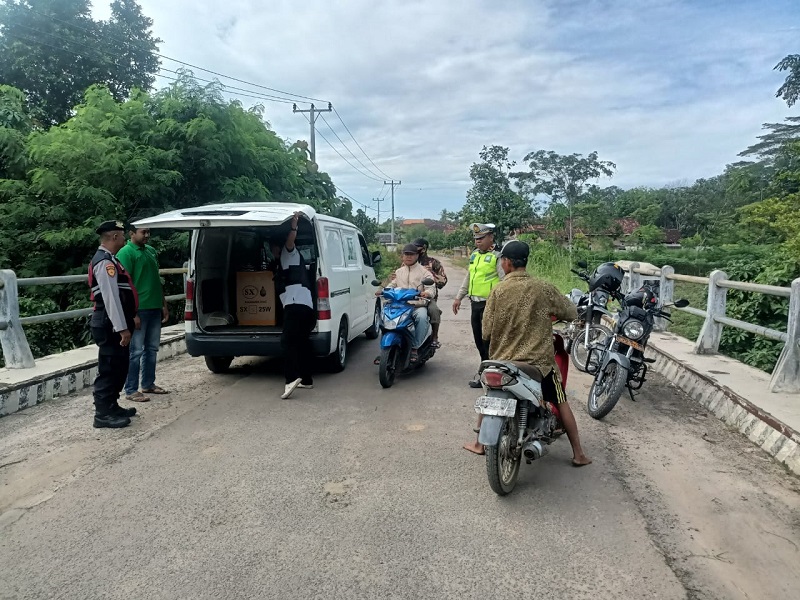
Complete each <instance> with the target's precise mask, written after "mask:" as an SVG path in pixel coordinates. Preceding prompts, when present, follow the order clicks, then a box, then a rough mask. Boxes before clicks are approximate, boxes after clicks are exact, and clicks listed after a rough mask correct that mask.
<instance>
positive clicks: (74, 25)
mask: <svg viewBox="0 0 800 600" xmlns="http://www.w3.org/2000/svg"><path fill="white" fill-rule="evenodd" d="M28 10H30V11H31V12H33V13H35V14H37V15H39V16H42V17H45V18H47V19H50V20H52V21H58V22H59V23H63V24H64V25H67V26H68V27H72V28H75V29H80V30H82V31H84V32H86V33H89V34H92V35H93V34H94V33H95V32H93V31H92V30H90V29H88V28H86V27H83V26H81V25H78V24H77V23H70V22H69V21H65V20H64V19H60V18H58V17H56V16H54V15H49V14H45V13H42V12H40V11H37V10H36V9H34V8H29V9H28ZM29 29H31V30H32V31H36V30H33V29H32V28H29ZM38 33H40V34H42V33H44V32H38ZM44 35H50V36H53V37H58V36H56V35H55V34H47V33H44ZM107 38H108V39H110V40H113V41H116V42H117V43H120V44H122V45H123V46H129V47H130V46H131V45H132V42H131V40H123V39H120V38H118V37H116V36H111V35H107ZM61 39H62V40H64V38H61ZM26 41H29V43H30V40H26ZM64 41H67V40H64ZM69 41H70V42H72V43H77V42H76V41H75V40H69ZM45 45H48V46H50V47H54V46H51V45H49V44H45ZM56 49H58V50H63V49H62V48H56ZM90 51H95V50H94V49H90ZM73 54H75V53H73ZM151 54H152V55H153V56H157V57H159V58H163V59H164V60H169V61H172V62H175V63H178V64H181V65H184V66H186V67H189V68H192V69H197V70H199V71H203V72H204V73H210V74H212V75H216V76H217V77H222V78H224V79H230V80H231V81H235V82H237V83H243V84H245V85H249V86H253V87H257V88H260V89H264V90H267V91H270V92H275V93H276V94H282V95H283V96H291V97H294V98H301V99H304V100H309V101H311V102H327V103H328V104H330V102H328V101H327V100H323V99H321V98H314V97H312V96H305V95H303V94H295V93H294V92H287V91H285V90H281V89H278V88H273V87H269V86H265V85H262V84H259V83H254V82H252V81H246V80H244V79H240V78H237V77H234V76H232V75H226V74H225V73H221V72H219V71H214V70H211V69H206V68H205V67H201V66H199V65H194V64H192V63H189V62H186V61H182V60H180V59H177V58H173V57H171V56H167V55H166V54H160V53H158V52H151ZM79 56H80V55H79ZM165 70H167V72H170V70H168V69H165ZM173 72H174V71H173ZM196 79H198V80H199V81H209V80H203V79H201V78H197V77H196ZM220 84H222V85H224V86H225V87H227V88H229V89H238V90H240V91H243V92H246V93H251V94H259V92H257V91H256V90H244V89H242V88H236V87H234V86H228V85H225V84H224V83H223V82H220ZM259 97H260V98H262V99H264V100H268V101H274V102H283V103H290V102H295V101H294V100H292V99H291V98H286V97H279V96H273V95H271V94H264V95H263V97H262V96H259ZM332 108H333V112H334V114H335V115H336V117H337V118H338V119H339V122H340V123H341V124H342V126H343V127H344V128H345V130H346V131H347V133H348V135H349V136H350V138H351V139H352V140H353V142H355V144H356V146H358V149H359V150H361V152H362V153H363V154H364V156H365V157H366V158H367V160H368V161H369V162H370V164H371V165H372V166H373V167H375V169H376V171H377V173H380V174H381V175H382V176H383V177H385V178H387V179H391V177H389V175H387V174H386V172H385V171H383V170H382V169H381V168H380V167H378V165H376V164H375V162H374V161H373V160H372V158H370V156H369V155H368V154H367V153H366V151H365V150H364V148H363V147H362V146H361V144H359V143H358V140H357V139H356V138H355V136H354V135H353V133H352V131H350V128H349V127H348V126H347V124H346V123H345V122H344V119H342V116H341V115H340V114H339V111H337V110H336V108H335V107H332ZM320 116H321V115H320ZM323 120H325V118H324V117H323ZM325 124H326V125H327V126H328V128H329V129H330V130H331V132H333V134H334V135H336V137H337V138H338V139H339V141H340V142H341V143H342V145H343V146H344V147H345V149H346V150H347V151H348V152H349V153H350V154H351V155H352V156H353V158H355V159H356V160H357V161H358V162H359V163H360V164H361V165H362V166H363V167H364V169H366V170H367V171H369V172H370V174H372V175H376V173H375V172H373V171H372V169H370V168H369V167H367V165H365V164H364V163H363V162H362V161H361V159H359V158H358V157H357V156H356V155H355V153H353V151H352V150H350V148H349V147H348V146H347V145H346V144H345V143H344V141H343V140H342V139H341V138H340V137H339V135H338V134H337V133H336V132H335V131H334V130H333V128H332V127H331V126H330V124H329V123H328V122H327V121H325ZM378 178H380V177H376V179H378Z"/></svg>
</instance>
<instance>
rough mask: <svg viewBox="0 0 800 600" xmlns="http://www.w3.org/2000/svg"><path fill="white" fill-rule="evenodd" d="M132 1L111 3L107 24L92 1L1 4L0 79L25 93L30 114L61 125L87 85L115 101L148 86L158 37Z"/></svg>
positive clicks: (30, 0)
mask: <svg viewBox="0 0 800 600" xmlns="http://www.w3.org/2000/svg"><path fill="white" fill-rule="evenodd" d="M151 27H152V20H151V19H149V18H147V17H145V16H144V15H143V14H142V12H141V8H140V7H139V5H138V4H137V3H136V2H134V1H133V0H115V1H114V2H112V3H111V17H110V19H109V20H108V21H107V22H98V21H94V20H93V19H92V16H91V3H90V2H89V0H52V1H49V2H43V1H34V0H23V1H19V2H11V1H5V2H3V3H0V56H2V57H3V60H2V61H0V81H2V82H4V83H7V84H10V85H13V86H14V87H17V88H19V89H20V90H22V91H23V92H24V93H25V95H26V97H27V101H28V103H29V105H30V107H31V113H32V115H33V117H34V119H35V120H36V121H37V122H39V123H41V124H42V125H44V126H46V125H50V124H56V123H63V122H64V121H66V120H67V119H68V118H69V116H70V115H71V111H72V108H73V107H74V106H75V105H76V104H78V103H79V102H80V101H81V98H82V97H83V93H84V91H85V90H86V89H87V88H88V87H89V86H90V85H92V84H96V83H102V84H105V85H106V86H108V88H109V89H110V90H111V92H112V95H113V96H114V98H115V99H116V100H122V99H124V98H126V97H127V96H128V95H129V94H130V92H131V90H133V88H136V87H138V88H141V89H145V90H147V89H149V88H150V87H151V86H152V85H153V82H154V75H155V73H156V71H157V70H158V57H157V56H156V55H155V52H156V51H157V49H158V44H159V43H160V42H161V40H159V39H156V38H154V37H153V36H152V33H151V31H150V30H151Z"/></svg>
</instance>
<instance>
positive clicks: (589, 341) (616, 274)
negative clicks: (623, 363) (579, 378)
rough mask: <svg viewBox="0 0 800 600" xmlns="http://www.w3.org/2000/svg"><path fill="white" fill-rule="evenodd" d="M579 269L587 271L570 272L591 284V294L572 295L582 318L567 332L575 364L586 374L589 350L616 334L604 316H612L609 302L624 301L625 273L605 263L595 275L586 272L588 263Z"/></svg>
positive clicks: (614, 265)
mask: <svg viewBox="0 0 800 600" xmlns="http://www.w3.org/2000/svg"><path fill="white" fill-rule="evenodd" d="M578 266H579V267H581V269H583V270H582V271H576V270H575V269H570V270H571V271H572V272H573V273H574V274H575V275H577V276H578V277H580V278H581V279H582V280H583V281H585V282H586V283H587V284H588V285H589V291H588V292H586V293H583V294H581V293H580V290H577V289H575V290H573V291H572V294H570V295H569V298H570V300H571V301H572V302H573V303H574V304H575V308H576V309H577V311H578V318H577V319H576V320H575V321H573V322H572V323H570V324H569V326H568V327H567V329H566V330H565V332H564V333H565V337H566V339H567V352H569V354H570V357H571V358H572V364H574V365H575V367H576V368H577V369H579V370H581V371H586V361H587V359H588V357H589V350H590V349H591V348H595V347H598V346H602V345H603V344H604V343H605V341H606V340H607V339H608V338H609V337H610V336H611V335H612V332H611V330H610V329H609V328H608V327H606V326H605V325H603V324H602V322H601V321H602V318H603V315H606V316H608V317H611V313H610V312H609V310H608V303H609V302H610V301H611V300H612V299H614V300H621V298H622V295H621V294H620V293H619V288H620V286H621V285H622V278H623V277H624V275H625V272H624V271H623V270H622V269H621V268H620V267H618V266H617V265H616V264H614V263H603V264H602V265H600V266H598V267H597V268H596V269H595V270H594V272H592V274H591V275H590V274H589V273H588V272H587V271H586V270H585V269H586V268H587V265H586V263H585V262H583V261H581V262H579V263H578Z"/></svg>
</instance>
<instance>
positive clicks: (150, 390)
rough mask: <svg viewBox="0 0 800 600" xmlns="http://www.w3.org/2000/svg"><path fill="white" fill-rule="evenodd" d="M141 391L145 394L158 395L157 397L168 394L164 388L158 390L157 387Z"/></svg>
mask: <svg viewBox="0 0 800 600" xmlns="http://www.w3.org/2000/svg"><path fill="white" fill-rule="evenodd" d="M142 391H143V392H144V393H145V394H158V395H161V394H169V392H168V391H167V390H165V389H164V388H160V387H158V386H157V385H154V386H153V387H151V388H150V389H148V390H142Z"/></svg>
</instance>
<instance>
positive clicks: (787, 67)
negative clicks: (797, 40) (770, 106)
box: [775, 54, 800, 107]
mask: <svg viewBox="0 0 800 600" xmlns="http://www.w3.org/2000/svg"><path fill="white" fill-rule="evenodd" d="M775 70H776V71H789V74H788V75H787V76H786V81H784V82H783V85H782V86H781V87H780V88H778V91H777V92H776V93H775V97H776V98H783V99H784V100H785V101H786V104H787V105H788V106H790V107H791V106H794V104H795V102H797V100H798V98H800V54H790V55H789V56H786V57H785V58H784V59H783V60H781V61H780V62H779V63H778V64H777V65H775Z"/></svg>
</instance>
